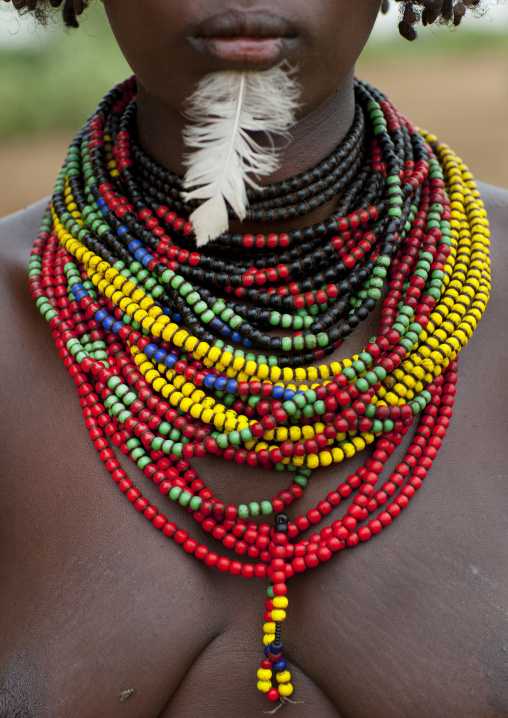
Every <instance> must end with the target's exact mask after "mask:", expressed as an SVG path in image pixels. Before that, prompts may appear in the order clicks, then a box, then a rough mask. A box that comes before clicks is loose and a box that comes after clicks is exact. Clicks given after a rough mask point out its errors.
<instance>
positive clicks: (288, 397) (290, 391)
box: [284, 389, 296, 401]
mask: <svg viewBox="0 0 508 718" xmlns="http://www.w3.org/2000/svg"><path fill="white" fill-rule="evenodd" d="M295 393H296V392H294V391H293V389H286V393H285V394H284V399H285V401H291V399H292V398H293V397H294V395H295Z"/></svg>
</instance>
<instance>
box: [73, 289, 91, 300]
mask: <svg viewBox="0 0 508 718" xmlns="http://www.w3.org/2000/svg"><path fill="white" fill-rule="evenodd" d="M75 296H76V301H78V302H80V301H81V300H82V299H84V298H85V297H88V296H89V294H88V292H87V291H86V289H81V291H79V292H76V295H75Z"/></svg>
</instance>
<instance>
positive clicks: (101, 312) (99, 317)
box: [95, 309, 108, 322]
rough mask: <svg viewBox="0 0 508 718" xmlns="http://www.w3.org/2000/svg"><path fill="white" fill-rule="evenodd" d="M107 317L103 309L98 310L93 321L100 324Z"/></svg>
mask: <svg viewBox="0 0 508 718" xmlns="http://www.w3.org/2000/svg"><path fill="white" fill-rule="evenodd" d="M107 316H108V313H107V312H106V311H104V309H99V311H98V312H97V314H96V315H95V321H96V322H102V320H103V319H106V317H107Z"/></svg>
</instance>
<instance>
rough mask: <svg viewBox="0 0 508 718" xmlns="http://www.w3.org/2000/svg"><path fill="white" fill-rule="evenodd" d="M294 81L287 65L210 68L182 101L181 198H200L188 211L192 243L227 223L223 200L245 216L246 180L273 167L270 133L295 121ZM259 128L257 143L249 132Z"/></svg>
mask: <svg viewBox="0 0 508 718" xmlns="http://www.w3.org/2000/svg"><path fill="white" fill-rule="evenodd" d="M299 92H300V90H299V87H298V85H297V84H296V82H295V81H294V80H293V79H292V77H291V75H290V74H289V73H288V71H287V70H285V69H283V68H281V67H280V66H279V67H276V68H273V69H272V70H267V71H265V72H233V71H228V72H216V73H212V74H210V75H207V76H206V77H205V78H203V80H201V82H200V83H199V85H198V87H197V89H196V91H195V92H194V93H193V95H192V97H191V98H190V100H189V102H188V109H187V112H186V115H187V117H188V119H189V120H190V124H189V125H188V126H187V127H186V128H185V130H184V133H183V134H184V140H185V144H186V145H187V147H189V148H191V149H192V150H193V152H192V153H190V154H189V156H188V157H187V158H186V166H187V172H186V175H185V177H184V180H183V187H184V188H185V189H187V190H189V191H187V192H182V198H183V200H184V202H188V201H189V200H193V199H202V200H205V201H204V202H203V203H202V204H201V205H200V206H199V207H198V208H197V209H196V210H194V212H193V213H192V214H191V216H190V220H191V222H192V224H193V226H194V232H195V234H196V242H197V245H198V247H199V246H203V245H204V244H207V242H209V241H210V240H212V239H215V238H216V237H218V236H219V235H221V234H222V233H223V232H225V231H226V230H227V229H228V210H227V204H226V202H227V203H228V204H229V205H230V206H231V207H232V208H233V210H234V212H235V214H236V215H237V217H238V218H239V219H240V220H242V219H244V218H245V215H246V212H247V207H248V200H247V192H246V185H250V186H251V187H253V188H259V185H258V184H257V182H256V180H255V179H254V177H263V176H267V175H269V174H271V173H273V172H274V171H275V170H276V169H277V167H278V164H279V162H278V157H277V152H276V149H275V147H274V144H273V140H272V138H271V135H273V134H278V135H287V132H288V130H289V128H290V127H291V126H292V125H293V124H294V122H295V111H296V108H297V107H298V102H297V101H298V96H299ZM259 132H261V133H264V134H265V135H266V136H267V138H268V143H267V146H266V147H265V146H261V145H260V144H259V143H258V142H257V141H256V140H255V139H254V138H253V137H252V133H259Z"/></svg>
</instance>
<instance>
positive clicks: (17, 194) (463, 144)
mask: <svg viewBox="0 0 508 718" xmlns="http://www.w3.org/2000/svg"><path fill="white" fill-rule="evenodd" d="M357 73H358V75H359V76H361V77H362V78H364V79H367V80H369V81H370V82H371V83H373V84H374V85H376V86H377V87H379V88H380V89H381V90H383V91H384V92H386V93H387V94H388V96H389V97H390V98H391V99H392V101H393V102H394V103H395V104H396V105H397V106H398V108H399V109H400V110H401V111H402V112H403V113H404V114H406V115H407V116H408V117H410V118H411V120H412V121H413V122H414V123H415V124H417V125H419V126H420V127H424V128H426V129H428V130H431V131H432V132H433V133H435V134H436V135H438V137H439V138H440V139H441V140H443V141H445V142H447V143H448V144H449V145H450V146H451V147H452V148H453V149H454V150H455V152H457V154H459V156H461V157H462V158H463V159H464V161H465V162H466V163H467V164H468V165H469V167H470V169H471V170H472V172H473V173H474V174H475V176H476V178H477V179H478V180H482V181H484V182H490V183H491V184H496V185H500V186H502V187H506V188H508V60H507V56H506V55H503V54H499V53H496V52H489V51H486V52H483V53H482V54H481V55H475V56H474V59H468V58H467V56H460V57H457V58H454V59H450V60H449V61H443V58H439V59H436V60H435V61H433V60H429V59H428V58H426V59H423V58H421V59H418V58H415V60H414V61H412V62H411V64H409V63H406V64H401V63H400V62H399V63H397V62H383V63H380V62H372V61H368V60H366V61H361V62H360V64H359V66H358V68H357ZM71 139H72V135H71V134H69V135H67V134H62V135H57V136H47V135H42V136H36V137H30V138H26V139H23V138H21V139H11V140H9V141H6V142H3V143H0V168H1V170H0V217H1V216H5V215H7V214H10V213H11V212H15V211H17V210H19V209H22V208H23V207H25V206H27V205H29V204H31V203H33V202H35V201H37V200H39V199H41V198H43V197H45V196H47V195H49V194H50V193H51V188H52V185H53V182H54V179H55V177H56V174H57V172H58V169H59V167H60V165H61V163H62V161H63V159H64V157H65V153H66V148H67V145H68V144H69V142H70V140H71Z"/></svg>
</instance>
